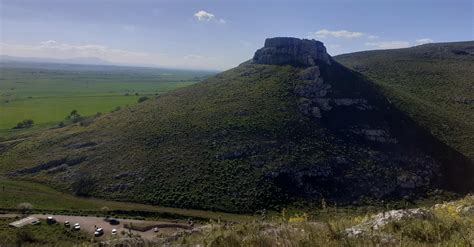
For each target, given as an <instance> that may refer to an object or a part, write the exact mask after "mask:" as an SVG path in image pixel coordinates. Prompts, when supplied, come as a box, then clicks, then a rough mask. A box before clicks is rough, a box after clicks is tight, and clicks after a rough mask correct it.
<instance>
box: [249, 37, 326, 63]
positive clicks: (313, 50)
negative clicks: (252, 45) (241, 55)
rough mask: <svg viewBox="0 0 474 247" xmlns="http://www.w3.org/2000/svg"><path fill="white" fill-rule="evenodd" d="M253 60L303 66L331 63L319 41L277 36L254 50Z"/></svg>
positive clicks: (255, 61)
mask: <svg viewBox="0 0 474 247" xmlns="http://www.w3.org/2000/svg"><path fill="white" fill-rule="evenodd" d="M253 62H254V63H257V64H273V65H295V66H303V67H305V66H315V65H318V64H322V63H324V64H331V57H330V56H329V54H327V52H326V47H324V44H323V43H322V42H320V41H316V40H309V39H298V38H285V37H277V38H269V39H266V40H265V46H264V47H263V48H261V49H259V50H257V51H256V52H255V55H254V57H253Z"/></svg>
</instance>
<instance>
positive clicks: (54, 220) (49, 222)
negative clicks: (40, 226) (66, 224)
mask: <svg viewBox="0 0 474 247" xmlns="http://www.w3.org/2000/svg"><path fill="white" fill-rule="evenodd" d="M46 223H48V225H52V224H55V223H56V219H54V218H53V216H48V218H46Z"/></svg>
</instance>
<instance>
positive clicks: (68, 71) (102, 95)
mask: <svg viewBox="0 0 474 247" xmlns="http://www.w3.org/2000/svg"><path fill="white" fill-rule="evenodd" d="M214 73H215V72H212V71H188V70H173V69H157V68H138V67H121V66H104V65H70V64H68V65H65V64H52V63H51V64H49V63H20V62H5V61H4V62H0V132H5V131H6V130H7V129H8V130H11V129H12V128H13V127H15V126H16V124H17V123H18V122H20V121H23V120H25V119H32V120H33V121H34V122H35V124H36V125H51V124H56V123H59V122H61V121H63V120H64V119H65V117H66V116H67V115H69V113H70V112H71V111H72V110H77V111H78V112H79V114H81V115H82V116H90V115H94V114H96V113H97V112H102V113H105V112H109V111H111V110H113V109H115V108H117V107H124V106H128V105H133V104H135V103H136V102H137V100H138V99H139V98H140V97H142V96H148V97H150V96H155V95H159V94H161V93H164V92H168V91H170V90H173V89H176V88H180V87H184V86H187V85H191V84H193V83H196V82H199V81H201V80H203V79H205V78H207V77H208V76H210V75H212V74H214Z"/></svg>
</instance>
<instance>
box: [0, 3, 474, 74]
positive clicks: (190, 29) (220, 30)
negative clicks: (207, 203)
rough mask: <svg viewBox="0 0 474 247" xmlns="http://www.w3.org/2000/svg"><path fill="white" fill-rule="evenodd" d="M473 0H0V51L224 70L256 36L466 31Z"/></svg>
mask: <svg viewBox="0 0 474 247" xmlns="http://www.w3.org/2000/svg"><path fill="white" fill-rule="evenodd" d="M473 3H474V1H473V0H399V1H395V0H357V1H356V0H320V1H316V0H313V1H309V0H308V1H299V0H273V1H270V0H240V1H237V0H205V1H198V0H187V1H185V0H153V1H152V0H0V54H2V55H10V56H22V57H44V58H76V57H97V58H101V59H104V60H107V61H110V62H113V63H120V64H129V65H146V66H158V67H173V68H193V69H217V70H225V69H229V68H232V67H235V66H237V65H238V64H240V63H242V62H244V61H246V60H248V59H250V58H252V56H253V54H254V52H255V50H257V49H258V48H260V47H262V46H263V43H264V41H265V38H268V37H277V36H291V37H298V38H310V39H316V40H320V41H322V42H324V44H325V45H326V47H327V50H328V52H329V54H331V55H337V54H343V53H349V52H354V51H362V50H373V49H392V48H403V47H410V46H414V45H419V44H423V43H431V42H449V41H465V40H473V39H474V29H473V26H474V11H473Z"/></svg>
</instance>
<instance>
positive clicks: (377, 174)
mask: <svg viewBox="0 0 474 247" xmlns="http://www.w3.org/2000/svg"><path fill="white" fill-rule="evenodd" d="M434 47H435V48H433V49H434V50H437V48H436V47H437V46H436V45H434ZM429 50H430V49H428V50H427V51H426V53H425V52H423V54H426V55H427V56H429V54H430V51H429ZM405 51H406V53H407V54H410V53H411V52H410V51H411V50H408V49H407V50H405ZM394 54H395V55H396V53H386V55H383V57H385V59H381V60H379V61H378V62H379V63H386V62H387V61H397V60H396V59H392V58H391V57H390V56H391V55H394ZM453 56H458V57H456V58H459V59H461V61H464V60H462V59H468V60H467V61H468V62H469V59H470V58H469V57H466V56H469V55H464V53H463V52H462V51H461V52H458V53H457V54H453ZM364 57H366V59H371V58H370V54H368V55H367V56H362V58H364ZM341 58H342V57H341ZM397 59H400V60H405V61H408V62H409V63H410V64H411V66H415V67H416V66H424V65H425V64H426V63H428V64H429V63H436V64H438V63H439V66H444V67H445V68H447V69H446V70H439V71H440V72H439V73H434V72H433V73H431V70H426V71H425V70H424V69H420V70H416V71H412V70H407V71H403V70H398V67H397V69H396V73H400V74H403V73H404V75H405V76H406V77H410V76H413V75H412V74H413V73H421V74H422V75H425V76H426V78H427V79H425V82H424V83H426V84H427V85H429V83H431V82H430V81H436V82H437V83H440V84H441V83H442V82H444V81H447V80H446V73H447V74H448V75H450V74H452V73H456V74H463V75H466V74H468V73H469V71H470V69H471V67H472V64H473V63H472V61H471V62H470V64H471V67H469V66H467V67H466V65H467V64H466V63H465V62H459V61H458V60H449V64H444V65H443V62H442V61H445V60H444V58H440V59H438V58H436V57H433V58H431V59H432V60H430V61H428V62H426V61H425V60H418V61H419V62H418V63H417V59H418V58H417V57H416V56H415V57H412V58H411V60H408V58H407V57H402V58H398V57H397ZM341 60H342V59H341ZM353 61H354V62H357V59H354V60H353ZM457 62H459V64H461V65H463V66H456V63H457ZM399 64H400V63H388V64H387V65H384V68H385V66H387V67H386V68H387V70H386V73H391V72H390V70H389V68H390V66H395V67H396V66H402V65H399ZM369 65H370V66H375V67H376V66H377V64H369ZM363 68H366V69H367V66H364V67H363ZM421 68H423V67H421ZM448 68H449V69H448ZM368 70H369V71H370V70H371V69H370V67H369V68H368ZM466 70H467V72H466ZM447 71H449V73H448V72H447ZM423 73H424V74H423ZM379 76H380V77H381V78H382V76H385V75H383V74H381V75H379ZM397 76H399V75H394V77H395V78H397ZM383 78H386V77H383ZM413 78H417V80H420V81H416V83H417V84H416V85H417V88H419V87H422V85H423V82H422V81H421V80H422V79H423V77H422V76H418V75H415V76H414V77H413ZM407 83H408V84H409V83H410V81H409V80H407ZM461 85H463V84H461ZM456 86H458V85H457V84H452V85H451V84H449V85H446V86H445V87H439V88H434V89H433V90H440V92H439V93H440V94H442V93H443V90H449V89H450V88H451V87H456ZM408 87H409V85H407V86H406V88H408ZM402 88H403V87H402ZM419 90H420V96H418V95H416V94H412V95H406V94H403V93H400V94H394V95H393V98H387V96H386V94H385V90H384V89H383V88H381V87H380V85H378V84H375V83H374V82H373V81H371V80H370V79H368V78H367V77H365V76H363V75H361V74H360V73H357V72H355V71H353V70H351V69H349V68H347V67H345V66H343V65H341V64H340V63H339V62H338V61H337V60H334V59H333V58H331V57H330V56H329V55H328V54H327V52H326V48H325V47H324V45H323V44H322V43H321V42H318V41H315V40H300V39H296V38H272V39H267V40H266V42H265V46H264V47H263V48H261V49H259V50H258V51H257V52H256V53H255V56H254V57H253V59H251V60H250V61H248V62H245V63H243V64H241V65H239V66H238V67H236V68H234V69H231V70H228V71H225V72H223V73H220V74H218V75H216V76H214V77H212V78H209V79H207V80H205V81H203V82H201V83H197V84H194V85H192V86H189V87H186V88H183V89H179V90H176V91H173V92H170V93H167V94H163V95H160V96H158V97H157V98H153V99H150V100H148V101H145V102H142V103H140V104H138V105H136V106H132V107H130V108H125V109H122V110H119V111H116V112H114V113H110V114H104V115H102V116H97V117H94V118H91V119H86V120H85V121H83V122H81V123H77V124H73V125H68V126H66V127H63V128H57V129H53V130H46V131H42V132H41V133H37V134H35V135H33V136H31V137H28V138H22V139H19V140H17V141H7V142H4V143H0V174H4V175H7V176H11V177H15V178H23V179H31V180H35V181H40V182H43V183H47V184H49V185H53V186H55V187H57V188H60V189H63V190H69V191H71V192H72V193H75V194H77V195H81V196H94V197H105V198H109V199H115V200H122V201H123V200H126V201H136V202H145V203H151V204H157V205H164V206H174V207H184V208H203V209H211V210H223V211H232V212H252V211H256V210H259V209H267V208H281V207H286V206H288V205H289V204H293V203H298V205H304V204H307V205H308V204H309V205H311V204H313V205H314V204H317V205H320V204H321V201H323V200H325V201H327V202H330V203H337V204H338V205H341V204H356V205H357V204H363V203H370V202H374V201H382V200H383V201H385V202H386V201H387V200H399V199H401V198H404V199H415V198H419V197H422V196H426V195H427V194H429V192H430V191H432V190H435V189H450V190H454V191H457V192H466V191H469V190H472V189H473V188H474V181H473V179H472V178H473V177H474V165H473V163H472V160H470V159H469V158H467V157H466V156H465V155H463V153H460V152H458V151H457V150H456V149H453V148H452V146H448V145H446V143H445V142H443V140H442V139H440V138H439V137H438V136H437V134H436V133H433V132H432V131H430V129H429V128H426V126H424V125H420V124H419V122H417V121H418V120H417V118H412V114H411V110H409V109H410V106H407V108H405V107H404V106H403V105H401V106H400V107H398V106H399V105H398V104H394V103H392V102H394V101H395V100H398V99H399V100H401V101H403V100H404V99H405V97H407V98H408V99H413V102H415V103H416V104H414V105H413V106H415V108H417V106H418V105H423V107H426V109H429V107H430V105H429V104H430V103H431V102H430V101H424V100H425V98H424V96H423V94H422V93H421V91H422V88H419ZM427 90H430V92H432V93H435V91H431V90H432V89H431V88H428V89H427ZM418 98H419V99H420V100H419V101H418V100H417V99H418ZM409 102H411V101H409ZM423 109H425V108H423ZM434 112H436V111H434ZM448 116H451V115H448ZM453 121H454V122H453V123H458V124H460V125H459V126H455V125H451V123H449V126H450V127H453V128H459V127H463V126H468V125H469V122H462V121H461V118H453ZM466 121H467V120H466ZM468 127H469V126H468ZM471 137H472V133H466V138H468V139H469V138H471ZM471 144H472V143H471ZM471 148H472V145H471Z"/></svg>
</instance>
